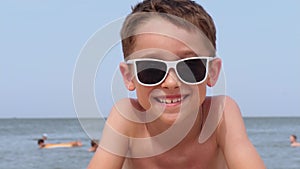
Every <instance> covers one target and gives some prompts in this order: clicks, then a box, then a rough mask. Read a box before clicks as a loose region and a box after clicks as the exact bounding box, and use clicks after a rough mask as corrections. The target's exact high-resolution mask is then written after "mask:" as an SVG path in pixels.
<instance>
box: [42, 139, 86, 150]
mask: <svg viewBox="0 0 300 169" xmlns="http://www.w3.org/2000/svg"><path fill="white" fill-rule="evenodd" d="M37 144H38V145H39V148H59V147H81V146H82V143H81V141H72V142H64V143H47V144H46V143H45V141H44V140H43V139H39V140H38V142H37Z"/></svg>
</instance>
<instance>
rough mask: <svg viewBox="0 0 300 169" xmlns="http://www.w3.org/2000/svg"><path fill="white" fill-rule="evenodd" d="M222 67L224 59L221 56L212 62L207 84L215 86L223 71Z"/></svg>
mask: <svg viewBox="0 0 300 169" xmlns="http://www.w3.org/2000/svg"><path fill="white" fill-rule="evenodd" d="M221 67H222V60H221V59H220V58H216V59H214V60H212V61H211V62H210V64H209V69H208V81H207V85H208V86H209V87H213V86H214V85H215V84H216V83H217V81H218V78H219V74H220V71H221Z"/></svg>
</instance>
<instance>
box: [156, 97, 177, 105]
mask: <svg viewBox="0 0 300 169" xmlns="http://www.w3.org/2000/svg"><path fill="white" fill-rule="evenodd" d="M158 100H159V102H161V103H165V104H171V103H177V102H181V101H182V100H183V98H176V99H158Z"/></svg>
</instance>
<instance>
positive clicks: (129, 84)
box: [119, 62, 135, 91]
mask: <svg viewBox="0 0 300 169" xmlns="http://www.w3.org/2000/svg"><path fill="white" fill-rule="evenodd" d="M119 68H120V71H121V74H122V77H123V81H124V84H125V86H126V88H127V89H128V90H129V91H133V90H134V89H135V85H134V83H133V74H132V71H131V70H130V68H129V66H128V65H127V64H126V63H124V62H121V63H120V65H119Z"/></svg>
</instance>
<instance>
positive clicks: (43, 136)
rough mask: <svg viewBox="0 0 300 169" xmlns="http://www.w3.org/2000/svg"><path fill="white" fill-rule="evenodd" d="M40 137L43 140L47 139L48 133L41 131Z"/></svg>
mask: <svg viewBox="0 0 300 169" xmlns="http://www.w3.org/2000/svg"><path fill="white" fill-rule="evenodd" d="M42 139H43V140H44V141H45V140H47V139H48V134H47V133H43V135H42Z"/></svg>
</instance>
